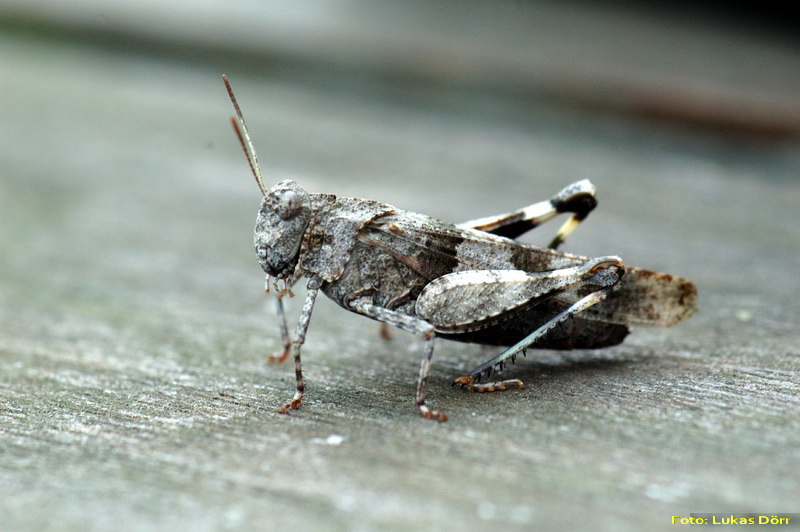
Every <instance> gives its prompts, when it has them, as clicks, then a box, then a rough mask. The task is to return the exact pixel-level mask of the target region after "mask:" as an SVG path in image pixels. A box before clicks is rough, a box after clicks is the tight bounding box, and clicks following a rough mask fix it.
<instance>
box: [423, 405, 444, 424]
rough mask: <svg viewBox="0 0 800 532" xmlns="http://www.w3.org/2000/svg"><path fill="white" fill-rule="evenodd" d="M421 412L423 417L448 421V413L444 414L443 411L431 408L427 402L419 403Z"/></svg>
mask: <svg viewBox="0 0 800 532" xmlns="http://www.w3.org/2000/svg"><path fill="white" fill-rule="evenodd" d="M419 413H420V415H422V417H424V418H426V419H432V420H434V421H438V422H439V423H444V422H445V421H447V416H446V415H444V414H443V413H442V412H439V411H438V410H431V409H430V408H428V406H427V405H425V404H421V405H419Z"/></svg>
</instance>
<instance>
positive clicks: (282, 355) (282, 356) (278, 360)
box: [267, 345, 291, 364]
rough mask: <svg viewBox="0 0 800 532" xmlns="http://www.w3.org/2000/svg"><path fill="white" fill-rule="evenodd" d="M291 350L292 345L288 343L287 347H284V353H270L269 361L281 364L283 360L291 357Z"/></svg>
mask: <svg viewBox="0 0 800 532" xmlns="http://www.w3.org/2000/svg"><path fill="white" fill-rule="evenodd" d="M289 351H291V346H288V345H287V346H286V347H284V348H283V352H282V353H274V354H272V355H269V356H268V357H267V362H268V363H270V364H272V363H276V364H280V363H282V362H285V361H286V359H287V358H289Z"/></svg>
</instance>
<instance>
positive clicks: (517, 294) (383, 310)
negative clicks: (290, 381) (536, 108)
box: [223, 75, 697, 421]
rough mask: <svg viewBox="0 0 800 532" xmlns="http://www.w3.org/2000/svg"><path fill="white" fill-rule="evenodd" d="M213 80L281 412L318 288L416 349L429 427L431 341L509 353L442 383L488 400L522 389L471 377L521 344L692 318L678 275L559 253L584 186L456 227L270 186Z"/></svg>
mask: <svg viewBox="0 0 800 532" xmlns="http://www.w3.org/2000/svg"><path fill="white" fill-rule="evenodd" d="M223 80H224V81H225V85H226V87H227V90H228V94H229V96H230V98H231V101H232V102H233V106H234V109H235V111H236V115H237V117H238V123H237V119H236V118H231V123H232V124H233V127H234V129H235V131H236V134H237V136H238V138H239V142H240V144H241V146H242V149H243V151H244V153H245V156H246V157H247V160H248V163H249V165H250V169H251V171H252V173H253V175H254V177H255V179H256V182H257V184H258V186H259V188H260V190H261V194H262V195H263V199H262V202H261V207H260V208H259V211H258V216H257V220H256V227H255V237H254V244H255V250H256V255H257V256H258V260H259V263H260V264H261V268H262V269H263V270H264V272H265V273H266V283H265V290H266V292H267V293H270V292H272V293H274V294H275V295H276V296H277V298H276V301H277V315H278V323H279V326H280V331H281V338H282V342H283V351H282V353H280V354H279V355H274V356H271V357H270V359H271V360H273V361H284V360H285V359H287V358H288V357H292V358H293V360H294V367H295V376H296V379H297V387H296V390H295V393H294V396H293V397H292V399H291V400H290V401H289V402H287V403H286V404H285V405H284V406H283V407H282V408H281V410H280V412H282V413H288V412H289V411H290V410H293V409H296V408H298V407H299V406H300V404H301V402H302V400H303V394H304V392H305V379H304V377H303V371H302V366H301V362H300V349H301V346H302V345H303V343H304V341H305V338H306V331H307V330H308V325H309V321H310V319H311V313H312V310H313V308H314V302H315V300H316V297H317V294H318V293H319V291H320V290H321V291H322V292H323V293H325V295H327V296H328V297H329V298H330V299H332V300H333V301H335V302H336V303H337V304H339V305H340V306H341V307H342V308H344V309H345V310H349V311H351V312H355V313H356V314H360V315H362V316H366V317H368V318H372V319H373V320H377V321H378V322H381V323H382V324H385V325H392V326H395V327H397V328H399V329H401V330H404V331H408V332H410V333H413V334H415V335H417V336H418V337H420V338H421V339H422V340H423V349H422V351H423V354H422V362H421V364H420V370H419V378H418V380H417V389H416V406H417V408H418V410H419V413H420V414H421V415H422V416H423V417H425V418H428V419H433V420H438V421H446V420H447V416H446V415H445V414H444V413H442V412H440V411H438V410H434V409H431V408H429V407H428V405H427V403H426V384H427V379H428V372H429V369H430V366H431V360H432V357H433V348H434V342H435V340H436V339H437V338H445V339H448V340H457V341H461V342H473V343H478V344H485V345H495V346H505V347H507V349H505V350H504V351H502V352H501V353H500V354H499V355H497V356H495V357H494V358H492V359H490V360H488V361H486V362H484V363H483V364H480V365H479V366H477V367H475V368H474V369H473V370H471V371H470V372H468V373H466V374H465V375H463V376H461V377H458V378H457V379H455V381H454V382H453V385H454V386H460V387H462V388H464V389H467V390H471V391H478V392H487V391H495V390H504V389H506V388H508V387H509V386H517V387H522V386H523V383H522V381H520V380H519V379H510V380H502V381H493V382H491V381H490V382H482V381H483V379H486V378H488V377H490V376H492V375H493V374H496V373H499V372H500V371H501V370H502V369H503V368H504V367H505V365H506V363H507V361H508V360H511V361H512V362H513V361H514V360H515V358H516V357H517V355H519V354H520V353H522V354H523V355H524V354H525V352H526V349H528V348H546V349H588V348H600V347H608V346H614V345H617V344H619V343H620V342H622V341H623V339H624V338H625V337H626V336H627V334H628V332H629V326H630V325H651V326H671V325H674V324H675V323H677V322H679V321H681V320H683V319H685V318H687V317H688V316H690V315H691V314H692V313H694V312H695V310H696V306H695V301H696V295H697V290H696V288H695V286H694V284H692V283H691V282H690V281H688V280H686V279H681V278H679V277H676V276H673V275H669V274H666V273H657V272H652V271H648V270H643V269H639V268H634V267H630V266H625V265H624V264H623V262H622V259H620V258H619V257H617V256H606V257H599V258H589V257H582V256H579V255H571V254H568V253H563V252H560V251H557V250H556V248H557V247H558V246H559V245H560V244H562V243H563V242H564V240H565V239H566V238H567V236H569V234H570V233H572V231H574V230H575V228H576V227H577V226H578V225H579V224H580V223H581V222H582V221H583V220H584V219H585V218H586V217H587V216H588V215H589V213H590V212H591V211H592V210H593V209H594V208H595V206H596V205H597V201H596V199H595V187H594V186H593V185H592V184H591V183H590V182H589V181H588V180H583V181H578V182H576V183H573V184H571V185H569V186H567V187H566V188H564V189H563V190H561V191H560V192H559V193H558V194H556V195H555V196H554V197H553V198H551V199H550V200H546V201H542V202H539V203H534V204H533V205H530V206H528V207H525V208H522V209H519V210H517V211H513V212H510V213H506V214H501V215H498V216H491V217H487V218H481V219H477V220H471V221H468V222H465V223H461V224H452V223H448V222H444V221H441V220H437V219H435V218H431V217H429V216H425V215H423V214H418V213H415V212H408V211H403V210H400V209H397V208H395V207H393V206H391V205H387V204H385V203H381V202H378V201H373V200H368V199H358V198H340V197H336V196H335V195H333V194H313V193H308V192H306V191H305V190H303V189H302V188H301V187H300V186H299V185H298V184H297V183H295V182H294V181H282V182H280V183H278V184H276V185H275V186H273V187H272V188H267V186H266V185H265V184H264V179H263V176H262V173H261V168H260V166H259V163H258V157H257V155H256V152H255V149H254V147H253V144H252V141H251V140H250V135H249V133H248V131H247V126H246V124H245V121H244V117H243V116H242V112H241V109H240V108H239V105H238V103H237V101H236V98H235V97H234V94H233V90H232V89H231V86H230V83H229V82H228V80H227V77H225V76H224V75H223ZM562 213H568V214H570V216H569V218H568V219H567V220H566V222H564V224H563V225H562V226H561V228H560V229H559V230H558V231H557V233H556V236H555V238H554V239H553V241H552V242H551V243H550V246H549V247H548V248H541V247H537V246H533V245H529V244H524V243H520V242H518V241H517V240H515V239H516V238H517V237H518V236H520V235H521V234H523V233H525V232H527V231H528V230H530V229H533V228H534V227H536V226H538V225H541V224H542V223H544V222H547V221H549V220H551V219H553V218H555V217H556V216H558V215H559V214H562ZM301 279H305V280H306V281H305V284H306V298H305V302H304V304H303V308H302V310H301V312H300V317H299V320H298V322H297V326H296V328H295V330H294V334H293V335H292V336H290V335H289V330H288V327H287V325H286V315H285V312H284V306H283V300H282V297H283V296H285V295H286V294H290V295H293V294H292V292H291V288H292V286H294V285H295V284H296V283H297V282H299V281H300V280H301ZM382 326H384V325H382Z"/></svg>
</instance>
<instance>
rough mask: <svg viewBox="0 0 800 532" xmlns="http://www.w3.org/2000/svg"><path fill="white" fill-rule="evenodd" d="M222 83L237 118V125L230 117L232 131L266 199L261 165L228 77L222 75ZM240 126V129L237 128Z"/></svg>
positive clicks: (266, 191)
mask: <svg viewBox="0 0 800 532" xmlns="http://www.w3.org/2000/svg"><path fill="white" fill-rule="evenodd" d="M222 81H224V82H225V88H227V89H228V96H230V97H231V102H233V108H234V109H236V116H238V117H239V122H238V123H237V122H236V119H235V118H233V117H231V124H232V125H233V130H234V131H236V136H237V137H238V138H239V144H241V145H242V151H244V156H245V157H247V164H249V165H250V171H251V172H253V177H255V178H256V183H258V188H260V189H261V194H262V195H263V196H265V197H266V195H267V193H268V192H269V191H268V190H267V187H266V185H264V176H262V175H261V165H259V164H258V155H256V149H255V148H254V147H253V141H252V140H250V133H248V131H247V124H245V123H244V116H242V110H241V109H239V103H238V102H237V101H236V96H234V95H233V89H232V88H231V84H230V83H229V82H228V76H226V75H225V74H223V75H222ZM240 125H241V127H239V126H240Z"/></svg>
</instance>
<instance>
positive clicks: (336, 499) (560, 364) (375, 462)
mask: <svg viewBox="0 0 800 532" xmlns="http://www.w3.org/2000/svg"><path fill="white" fill-rule="evenodd" d="M294 5H296V6H301V5H305V4H294ZM405 5H406V6H407V7H405V8H404V9H399V8H393V10H392V8H386V7H384V8H380V7H379V6H378V5H377V4H372V3H364V2H335V1H329V2H317V3H316V4H313V5H309V6H308V7H307V8H304V9H301V8H300V7H296V8H292V9H283V10H281V9H279V8H278V7H277V6H275V5H272V4H265V5H261V6H259V5H257V4H253V5H252V6H250V7H247V6H246V5H244V4H243V5H242V6H241V9H238V8H237V9H233V8H231V7H224V5H223V4H221V3H220V4H216V3H214V2H208V3H199V2H198V3H196V4H195V5H193V6H191V7H190V6H188V5H184V4H177V3H176V4H174V5H171V4H168V3H159V4H156V3H153V5H148V4H146V3H137V4H135V5H134V4H130V5H128V6H127V7H125V8H122V7H118V6H115V5H112V4H111V3H105V2H99V1H96V2H85V3H84V2H82V3H77V4H72V5H70V7H69V8H68V9H67V8H66V7H61V6H60V4H58V3H55V2H52V3H48V2H33V3H32V2H19V3H17V2H4V3H3V5H0V15H2V17H0V19H2V20H4V21H5V22H4V25H3V26H2V28H0V49H1V50H2V54H1V55H0V76H1V77H2V78H0V91H1V92H0V94H2V97H3V103H2V107H0V130H2V135H0V137H1V138H2V142H0V164H1V167H2V177H0V530H4V531H5V530H9V531H11V530H13V531H20V530H22V531H40V530H76V531H77V530H81V531H85V530H111V529H113V530H131V531H153V530H187V531H188V530H191V531H193V532H194V531H202V530H224V529H234V530H258V529H260V530H290V529H291V530H454V529H457V530H485V529H507V530H515V529H519V530H532V529H536V530H589V529H593V530H668V529H675V527H674V526H672V525H670V520H671V517H672V516H673V515H683V516H687V515H689V514H690V513H692V512H721V513H729V512H730V513H743V512H767V513H774V512H797V511H800V506H798V498H797V494H798V493H800V473H798V466H797V464H798V463H800V430H799V429H800V377H799V376H798V370H800V333H799V332H798V322H800V304H798V295H800V276H799V275H798V262H800V261H799V260H798V259H799V258H800V253H798V249H800V230H799V229H798V228H799V227H800V209H798V204H800V179H799V176H798V172H799V171H800V144H798V140H797V135H796V134H797V131H798V128H797V124H798V123H800V121H798V120H797V117H798V116H800V110H799V109H798V106H799V105H800V104H798V102H800V99H799V98H797V96H798V86H800V85H798V83H797V82H798V80H797V76H798V73H799V72H800V68H798V65H800V53H798V51H797V50H798V48H797V47H796V46H791V43H790V42H786V41H785V40H782V39H785V38H786V37H785V36H784V37H781V36H779V35H769V34H766V33H760V32H758V31H756V30H754V29H753V28H747V29H743V28H740V27H736V26H724V25H719V24H716V23H714V22H713V21H706V20H699V21H698V20H691V21H689V20H687V19H684V18H681V17H670V16H663V14H654V13H647V12H645V13H642V12H634V11H620V10H612V9H605V10H599V9H597V8H591V9H589V8H587V9H585V10H581V9H578V8H575V7H571V6H563V7H556V6H555V5H551V4H537V3H533V2H530V3H527V2H526V3H522V2H509V3H508V4H505V3H490V4H482V3H470V2H464V3H459V4H456V3H441V4H437V5H438V6H439V7H437V8H435V9H433V8H430V7H426V4H425V3H409V4H405ZM497 6H500V7H499V8H498V7H497ZM387 10H388V11H387ZM565 28H567V29H571V30H570V31H567V30H565ZM222 71H225V72H227V74H228V75H229V76H230V78H231V80H232V82H233V84H234V88H235V89H236V91H237V94H238V97H239V99H240V103H241V105H242V106H243V109H244V112H245V115H246V116H247V117H248V121H249V125H250V128H251V133H252V135H253V137H254V141H255V143H256V146H257V149H258V150H259V152H260V155H261V159H262V164H263V166H264V169H265V172H266V174H267V176H268V180H270V181H272V182H277V181H279V180H282V179H287V178H292V179H295V180H297V181H298V182H300V183H301V184H302V185H303V186H304V187H306V189H307V190H309V191H313V192H331V193H336V194H339V195H343V196H363V197H368V198H373V199H376V200H380V201H384V202H387V203H390V204H394V205H396V206H398V207H400V208H404V209H409V210H414V211H418V212H423V213H426V214H431V215H435V216H438V217H441V218H445V219H451V220H455V221H461V220H465V219H470V218H475V217H478V216H485V215H489V214H493V213H499V212H503V211H506V210H509V209H511V208H514V207H518V206H521V205H523V204H527V203H530V202H532V201H535V200H540V199H544V198H547V197H549V196H550V195H551V194H552V193H554V192H556V191H557V190H559V189H560V188H561V187H562V186H563V185H565V184H567V183H569V182H572V181H575V180H577V179H582V178H589V179H591V180H592V181H593V182H594V183H595V185H596V186H597V187H598V189H599V192H598V197H599V200H600V206H599V208H598V210H597V211H596V212H595V213H594V214H593V215H592V216H591V217H590V218H589V220H588V222H587V223H586V224H585V225H584V226H582V227H581V228H580V229H579V231H578V232H577V233H576V234H575V235H574V236H573V237H572V238H571V239H570V240H569V241H568V242H567V244H566V246H565V248H564V249H565V250H566V251H572V252H576V253H581V254H587V255H609V254H617V255H620V256H621V257H622V258H623V259H624V260H625V261H626V263H629V264H634V265H637V266H640V267H645V268H650V269H656V270H663V271H669V272H671V273H675V274H679V275H682V276H685V277H687V278H690V279H692V280H693V281H695V282H696V284H697V286H698V289H699V293H700V299H699V301H700V311H699V313H698V314H697V315H696V316H694V317H692V318H691V319H690V320H688V321H687V322H684V323H682V324H680V325H678V326H677V327H675V328H672V329H663V330H658V329H653V330H637V331H635V333H634V334H632V335H631V336H630V337H629V338H628V340H626V342H625V343H624V344H623V345H622V346H620V347H617V348H613V349H608V350H602V351H580V352H571V353H555V352H539V353H536V354H535V355H536V356H531V354H532V353H531V354H529V356H528V358H527V359H524V360H521V361H518V363H517V365H516V366H513V367H511V368H510V369H509V370H507V371H506V373H505V375H506V376H508V377H509V378H511V377H519V378H521V379H523V380H524V381H525V382H526V383H527V387H526V388H525V389H523V390H519V391H509V392H506V393H496V394H487V395H477V394H469V393H465V392H463V391H461V390H456V389H453V388H451V387H450V380H451V379H452V378H453V377H455V376H457V375H459V374H461V373H462V372H463V371H464V370H467V369H469V368H471V367H473V366H474V365H476V364H477V363H479V362H481V361H483V360H485V359H487V358H489V357H491V356H493V355H494V354H495V353H496V351H495V350H493V349H488V348H481V347H478V346H471V345H463V344H456V343H447V342H441V343H439V345H437V352H436V354H435V357H434V363H433V368H432V374H431V379H430V383H429V398H430V401H431V404H432V405H433V406H435V407H436V408H440V409H442V410H443V411H445V412H446V413H447V414H448V415H449V417H450V421H449V422H448V423H446V424H437V423H433V422H429V421H426V420H424V419H422V418H420V417H419V416H418V415H417V413H416V410H415V408H414V406H413V394H414V386H415V380H416V374H417V368H418V364H419V358H420V356H421V343H420V342H419V341H418V339H416V338H414V337H412V336H410V335H407V334H404V333H400V332H396V333H395V334H394V337H393V339H392V340H391V341H389V342H384V341H382V340H381V339H380V338H379V337H378V334H377V326H376V325H375V324H374V323H372V322H369V321H368V320H364V319H360V318H358V317H356V316H354V315H351V314H348V313H346V312H344V311H342V310H340V309H339V308H338V307H335V306H334V305H333V304H331V303H330V302H329V301H327V300H325V299H324V298H320V299H321V301H320V302H319V304H318V308H317V309H316V310H315V313H314V316H313V319H312V323H311V327H310V331H309V340H308V343H307V345H306V348H305V351H304V355H305V357H304V362H305V364H304V368H305V372H306V377H307V380H308V395H307V399H306V403H305V404H304V405H303V407H302V409H301V410H300V411H298V412H297V413H294V414H292V415H290V416H282V415H280V414H278V413H277V412H276V408H277V406H278V405H280V404H281V403H282V402H284V401H285V400H287V399H289V398H290V397H291V393H292V389H293V386H294V375H293V371H292V368H291V367H289V366H288V365H285V366H270V365H267V364H266V362H265V356H266V355H267V354H268V353H270V352H272V351H274V350H276V349H277V348H278V346H279V342H280V338H279V334H278V331H277V327H276V324H275V323H274V321H273V320H274V318H273V313H272V308H271V305H270V304H269V303H271V302H270V301H269V300H267V298H265V297H264V296H263V294H262V283H263V275H262V273H261V271H260V269H259V267H258V264H257V262H256V258H255V256H254V253H253V251H252V226H253V221H254V219H255V212H256V209H257V207H258V203H259V193H258V189H257V187H256V185H255V183H253V180H252V178H251V177H250V176H249V175H248V171H247V168H246V164H245V162H244V160H243V158H242V155H241V152H240V150H239V147H238V146H237V145H236V142H235V138H234V136H233V133H232V131H231V129H230V126H229V124H228V123H227V119H228V117H229V116H230V114H231V107H230V103H229V102H228V100H227V96H226V94H225V91H224V88H223V86H222V83H221V81H220V79H219V75H220V74H221V73H222ZM648 88H650V89H652V91H651V92H647V90H645V89H648ZM656 89H658V90H656ZM626 91H627V92H626ZM643 91H644V92H643ZM626 95H627V96H628V97H624V96H626ZM633 95H639V96H640V97H641V98H643V99H642V100H635V99H633ZM648 95H649V96H648ZM715 95H716V97H715ZM645 96H648V97H645ZM700 96H702V98H705V100H703V99H702V98H701V99H700V100H699V101H701V102H702V101H705V102H708V105H705V106H704V105H700V106H699V107H698V106H696V105H695V104H696V103H697V101H698V100H697V98H699V97H700ZM636 101H639V102H640V103H636V104H635V105H634V103H635V102H636ZM646 101H651V102H652V101H657V102H667V103H669V106H668V109H669V113H666V114H665V113H652V112H650V111H651V110H652V107H647V106H645V105H643V104H641V102H646ZM712 104H713V105H712ZM662 107H663V106H662ZM711 108H713V111H714V112H713V113H706V114H705V115H712V116H711V118H709V116H705V115H704V116H703V117H700V118H698V113H697V109H711ZM737 109H741V110H742V113H737V112H736V110H737ZM745 111H746V112H745ZM701 114H703V113H701ZM748 116H749V117H750V118H749V119H748V118H747V117H748ZM701 118H702V119H701ZM737 123H738V125H737ZM742 124H744V126H743V125H742ZM745 126H746V127H745ZM555 228H556V227H555V226H554V227H545V228H542V229H540V230H538V231H536V232H534V233H532V234H531V235H530V237H529V238H528V241H530V242H533V243H539V244H544V243H546V242H547V241H549V239H550V237H551V236H552V232H553V231H555ZM299 293H301V294H302V291H299ZM298 311H299V302H296V301H292V304H290V310H289V312H290V313H292V315H295V316H296V314H297V312H298Z"/></svg>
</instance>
